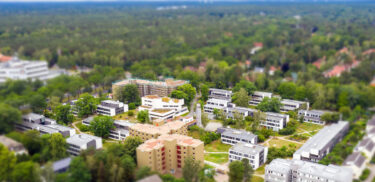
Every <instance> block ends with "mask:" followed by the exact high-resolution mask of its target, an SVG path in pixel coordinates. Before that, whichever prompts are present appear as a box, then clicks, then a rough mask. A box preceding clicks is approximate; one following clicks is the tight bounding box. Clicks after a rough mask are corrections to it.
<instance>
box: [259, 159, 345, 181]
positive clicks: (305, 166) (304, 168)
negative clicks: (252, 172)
mask: <svg viewBox="0 0 375 182" xmlns="http://www.w3.org/2000/svg"><path fill="white" fill-rule="evenodd" d="M264 181H265V182H297V181H309V182H321V181H327V182H351V181H352V171H351V170H350V169H348V168H345V167H341V166H336V165H328V166H326V165H322V164H316V163H312V162H307V161H301V160H295V159H292V160H288V159H274V160H272V162H271V163H270V164H268V165H266V168H265V178H264Z"/></svg>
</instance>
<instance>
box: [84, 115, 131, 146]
mask: <svg viewBox="0 0 375 182" xmlns="http://www.w3.org/2000/svg"><path fill="white" fill-rule="evenodd" d="M93 120H94V117H88V118H86V119H84V120H82V124H84V125H86V126H90V123H91V122H92V121H93ZM113 125H114V126H115V128H113V129H111V130H110V131H109V136H108V138H110V139H113V140H120V141H122V140H125V138H126V137H128V136H129V128H130V127H131V126H133V125H135V124H134V123H131V122H129V121H123V120H115V121H114V122H113Z"/></svg>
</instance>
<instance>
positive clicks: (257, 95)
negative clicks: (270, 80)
mask: <svg viewBox="0 0 375 182" xmlns="http://www.w3.org/2000/svg"><path fill="white" fill-rule="evenodd" d="M266 97H268V98H271V97H272V93H271V92H260V91H255V92H254V94H253V95H252V96H251V100H250V101H249V104H250V105H252V106H257V105H258V104H259V103H260V102H262V100H263V99H264V98H266Z"/></svg>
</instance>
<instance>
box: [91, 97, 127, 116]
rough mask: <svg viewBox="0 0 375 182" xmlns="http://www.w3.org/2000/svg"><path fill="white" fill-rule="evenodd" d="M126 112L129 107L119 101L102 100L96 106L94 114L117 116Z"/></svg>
mask: <svg viewBox="0 0 375 182" xmlns="http://www.w3.org/2000/svg"><path fill="white" fill-rule="evenodd" d="M128 110H129V107H128V105H127V104H124V103H122V102H119V101H112V100H103V101H102V102H101V103H100V104H99V105H98V106H97V109H96V113H97V114H101V115H105V116H115V115H117V114H121V113H124V112H127V111H128Z"/></svg>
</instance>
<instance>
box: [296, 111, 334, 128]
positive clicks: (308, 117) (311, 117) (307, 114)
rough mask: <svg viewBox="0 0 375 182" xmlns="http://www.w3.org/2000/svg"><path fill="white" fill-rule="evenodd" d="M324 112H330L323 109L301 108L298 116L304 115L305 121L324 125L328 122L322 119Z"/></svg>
mask: <svg viewBox="0 0 375 182" xmlns="http://www.w3.org/2000/svg"><path fill="white" fill-rule="evenodd" d="M324 113H328V111H322V110H310V111H309V110H299V111H298V116H299V117H303V122H307V123H313V124H320V125H324V124H326V122H325V121H323V120H321V116H322V115H323V114H324Z"/></svg>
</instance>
